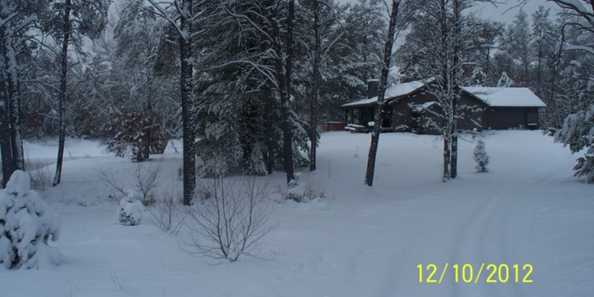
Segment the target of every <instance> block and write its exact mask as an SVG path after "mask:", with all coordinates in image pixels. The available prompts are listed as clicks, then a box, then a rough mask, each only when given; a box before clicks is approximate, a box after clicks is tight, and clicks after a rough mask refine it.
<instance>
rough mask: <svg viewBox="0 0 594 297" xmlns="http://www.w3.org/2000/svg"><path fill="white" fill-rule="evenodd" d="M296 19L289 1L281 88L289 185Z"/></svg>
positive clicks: (291, 162)
mask: <svg viewBox="0 0 594 297" xmlns="http://www.w3.org/2000/svg"><path fill="white" fill-rule="evenodd" d="M294 19H295V0H291V1H289V16H288V18H287V45H286V46H287V60H286V64H285V79H284V81H285V85H284V89H285V90H284V91H282V88H283V87H282V86H281V108H282V114H283V119H282V130H283V158H284V165H285V166H284V167H285V172H286V174H287V184H289V183H291V182H292V181H293V180H295V167H294V166H295V165H294V164H293V163H294V162H293V127H292V125H291V120H290V117H291V114H290V110H291V109H290V98H291V74H292V73H291V72H292V67H293V27H294V24H293V22H294Z"/></svg>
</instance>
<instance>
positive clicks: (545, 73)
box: [0, 0, 594, 204]
mask: <svg viewBox="0 0 594 297" xmlns="http://www.w3.org/2000/svg"><path fill="white" fill-rule="evenodd" d="M528 1H529V0H528ZM478 2H484V1H478V0H476V1H471V0H422V1H391V3H385V1H381V0H358V1H354V3H351V4H342V3H340V2H338V1H335V0H250V1H208V0H172V1H165V2H163V1H154V0H122V1H110V0H92V1H91V0H42V1H39V0H19V1H5V0H2V1H0V113H1V115H2V116H1V125H0V135H1V149H2V168H3V171H2V172H3V176H4V177H5V178H4V181H3V183H6V181H7V179H8V177H9V176H10V174H11V173H12V172H13V171H14V170H16V169H19V168H20V169H22V168H24V166H25V162H24V156H23V148H22V145H23V144H22V139H23V138H33V137H46V136H51V137H58V138H59V140H60V146H59V147H60V149H59V152H58V156H57V160H58V161H57V162H58V166H57V171H56V175H55V178H54V184H58V183H60V174H61V163H62V158H63V147H64V141H65V137H66V136H72V137H89V138H101V139H105V141H106V142H107V144H108V147H109V148H110V149H112V150H113V151H114V152H116V153H118V154H120V155H126V154H127V151H128V150H131V151H132V153H131V155H132V158H133V159H134V160H135V161H144V160H146V159H148V157H149V155H150V154H151V153H159V152H162V151H163V149H164V147H165V144H166V143H167V140H168V139H173V138H183V144H184V151H183V181H184V201H185V203H187V204H189V203H190V201H191V199H192V197H193V195H194V187H195V176H196V175H205V176H213V175H225V174H236V173H238V174H251V175H265V174H270V173H272V172H273V171H274V170H283V171H284V172H286V175H287V182H288V183H289V184H290V183H293V182H294V179H295V168H296V167H306V166H307V167H309V168H310V169H311V170H315V169H316V163H315V162H316V158H315V155H316V150H315V148H316V146H317V143H318V139H319V131H318V129H317V127H318V124H319V123H320V122H323V121H327V120H336V119H342V114H341V110H340V104H342V103H345V102H346V101H349V100H352V99H356V98H360V97H364V96H365V94H366V91H367V81H368V80H369V79H378V78H380V74H381V73H382V69H383V70H384V74H385V75H384V76H387V74H386V73H387V72H386V71H387V69H388V68H390V67H391V66H393V65H397V66H398V69H399V70H400V73H399V77H398V78H397V79H399V80H400V81H403V82H404V81H408V80H416V79H425V78H428V77H437V78H439V79H438V80H439V82H440V83H439V84H438V86H439V87H438V88H437V89H436V90H433V91H434V92H435V93H436V94H437V93H439V94H441V95H440V96H441V97H442V98H443V100H444V101H443V104H446V102H447V104H450V105H451V106H450V107H451V108H448V109H447V110H448V113H449V114H448V115H445V116H446V117H449V118H451V119H453V118H454V117H455V116H456V112H457V110H456V105H455V102H456V96H457V94H456V87H455V86H457V85H483V86H497V85H498V84H501V83H502V81H504V82H505V84H506V85H512V86H525V87H530V88H531V89H532V90H533V91H534V92H535V93H536V94H538V95H539V96H540V97H541V98H543V100H544V101H545V102H546V104H547V106H548V108H547V109H546V116H545V117H544V118H543V121H544V123H543V124H544V126H546V127H550V128H560V127H561V126H562V125H563V121H564V119H565V118H566V117H567V116H568V115H570V114H572V113H575V112H577V111H580V110H585V109H587V107H589V106H590V105H592V104H593V103H594V50H593V48H594V25H593V24H594V15H592V13H591V12H590V11H591V10H588V9H585V10H584V9H581V8H580V7H575V6H573V4H571V3H573V2H576V3H578V4H580V5H592V7H593V8H594V2H592V0H580V1H572V2H571V3H569V2H568V3H569V4H568V3H565V1H562V0H555V1H554V2H557V4H558V5H559V6H560V7H561V8H563V9H564V10H560V11H562V12H561V13H559V14H557V13H556V12H555V13H554V12H552V11H551V10H550V9H545V8H542V7H541V8H540V9H538V10H537V11H535V12H534V13H533V14H531V15H528V14H526V13H524V12H523V11H522V10H520V12H519V13H518V14H517V16H516V17H515V19H514V21H513V23H511V24H502V23H498V22H493V21H487V20H483V19H480V18H478V17H476V16H474V15H473V14H472V13H469V12H468V11H467V9H468V8H470V7H472V6H473V5H476V4H477V3H478ZM518 2H519V5H521V1H518ZM483 5H484V4H483ZM398 6H399V9H400V13H398V14H397V15H396V16H394V15H395V14H392V15H393V16H394V17H395V18H396V19H395V22H394V25H395V27H394V29H393V30H391V31H390V32H388V24H389V15H390V12H391V11H392V12H393V9H395V8H398ZM572 6H573V7H572ZM520 7H521V6H520ZM586 7H587V6H586ZM395 32H397V33H398V34H397V35H398V36H399V37H401V36H405V37H404V38H402V41H403V42H400V43H401V45H400V46H399V47H398V45H397V46H394V49H396V48H398V50H388V51H387V52H388V53H389V56H391V57H390V58H391V59H385V55H384V52H385V51H386V49H388V47H387V41H389V40H390V39H393V38H394V36H393V35H394V34H393V33H395ZM404 33H406V34H404ZM386 37H388V38H386ZM399 40H400V39H399ZM396 43H397V44H399V43H398V42H396ZM389 48H390V49H391V48H392V46H391V45H390V47H389ZM385 61H387V62H388V64H387V65H385V66H386V67H384V65H382V64H383V63H384V62H385ZM502 77H503V78H504V79H503V80H502ZM387 79H388V78H387V77H386V80H387ZM444 106H445V105H444ZM442 134H443V136H444V154H446V156H445V157H444V158H445V159H447V160H451V161H452V164H445V166H444V178H446V177H447V178H450V177H455V175H456V159H455V158H456V148H457V144H456V141H457V129H456V127H455V126H452V125H449V126H447V127H444V129H443V133H442ZM369 184H370V183H369Z"/></svg>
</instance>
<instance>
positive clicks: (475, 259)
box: [449, 195, 501, 297]
mask: <svg viewBox="0 0 594 297" xmlns="http://www.w3.org/2000/svg"><path fill="white" fill-rule="evenodd" d="M467 197H470V198H471V199H472V195H469V196H467ZM497 200H498V198H497V196H495V195H489V198H488V199H487V200H486V201H481V202H479V203H478V207H476V208H475V210H474V213H473V215H472V216H471V217H470V220H468V221H467V223H466V224H465V225H464V228H463V229H462V231H461V232H460V233H459V235H458V240H457V241H455V242H454V243H455V244H457V245H456V247H454V253H453V254H454V255H455V256H454V257H453V259H452V260H451V261H450V262H451V263H456V264H460V265H463V264H465V263H469V264H472V265H474V267H475V268H476V269H478V267H479V266H480V263H481V262H482V261H485V260H486V259H485V253H484V250H485V246H486V244H485V241H486V239H487V238H488V236H487V234H488V229H489V225H490V224H491V221H492V219H493V216H494V214H495V211H494V210H495V209H496V205H497ZM450 276H451V277H452V278H453V274H450ZM452 278H450V281H449V283H450V288H451V290H450V292H451V296H453V297H459V296H465V295H466V296H477V294H476V291H482V292H485V293H487V294H480V295H479V296H494V295H493V294H492V292H493V291H494V290H493V289H494V288H492V287H486V290H485V287H484V286H483V284H482V283H481V282H480V280H479V284H478V285H475V284H468V285H467V284H464V283H458V284H456V283H455V282H454V280H453V279H452ZM481 279H483V280H484V274H483V276H481ZM490 293H491V294H490ZM497 296H501V295H500V294H498V295H497Z"/></svg>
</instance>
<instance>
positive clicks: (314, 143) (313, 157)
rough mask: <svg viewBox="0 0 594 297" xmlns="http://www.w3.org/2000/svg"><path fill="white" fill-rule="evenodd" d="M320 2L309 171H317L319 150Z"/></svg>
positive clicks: (316, 6)
mask: <svg viewBox="0 0 594 297" xmlns="http://www.w3.org/2000/svg"><path fill="white" fill-rule="evenodd" d="M320 14H321V5H320V0H315V1H314V25H313V26H314V38H315V42H314V61H313V90H312V94H311V101H310V105H309V109H310V124H309V125H310V127H309V129H310V132H309V140H310V142H311V144H310V149H309V170H310V171H315V170H316V165H317V164H316V162H317V148H318V133H317V132H318V102H319V100H320V84H321V80H322V78H321V75H320V63H321V60H322V44H321V43H322V38H321V32H320V18H321V17H320Z"/></svg>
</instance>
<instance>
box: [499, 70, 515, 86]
mask: <svg viewBox="0 0 594 297" xmlns="http://www.w3.org/2000/svg"><path fill="white" fill-rule="evenodd" d="M513 84H514V81H513V80H512V79H511V78H510V77H509V75H507V72H503V73H501V77H499V80H498V81H497V87H499V88H509V87H511V86H512V85H513Z"/></svg>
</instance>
